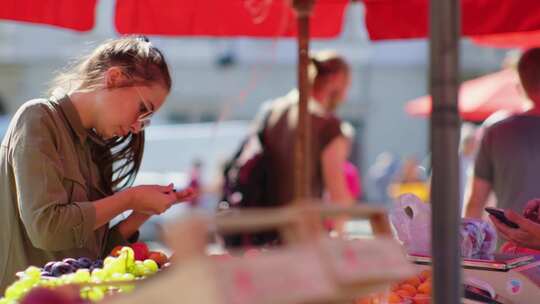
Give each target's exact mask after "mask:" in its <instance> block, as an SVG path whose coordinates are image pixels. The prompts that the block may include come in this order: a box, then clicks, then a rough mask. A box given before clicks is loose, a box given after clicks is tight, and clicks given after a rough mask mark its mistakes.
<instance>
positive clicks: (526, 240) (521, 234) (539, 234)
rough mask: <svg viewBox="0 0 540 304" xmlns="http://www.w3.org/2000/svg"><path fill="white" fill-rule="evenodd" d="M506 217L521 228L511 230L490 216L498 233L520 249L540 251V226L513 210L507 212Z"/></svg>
mask: <svg viewBox="0 0 540 304" xmlns="http://www.w3.org/2000/svg"><path fill="white" fill-rule="evenodd" d="M504 215H505V216H506V217H507V218H508V219H509V220H511V221H512V222H514V223H516V224H518V225H519V228H511V227H508V226H507V225H505V224H503V223H502V222H501V221H499V220H497V218H495V217H494V216H492V215H490V216H489V218H490V219H491V221H492V222H493V224H494V225H495V227H496V228H497V231H498V232H499V233H500V234H501V235H502V236H503V238H505V239H506V240H508V241H511V242H513V243H515V244H516V245H518V246H520V247H527V248H531V249H540V224H537V223H535V222H533V221H531V220H529V219H527V218H525V217H523V216H521V215H519V214H517V213H515V212H514V211H512V210H506V211H505V212H504Z"/></svg>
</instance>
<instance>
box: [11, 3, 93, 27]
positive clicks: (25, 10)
mask: <svg viewBox="0 0 540 304" xmlns="http://www.w3.org/2000/svg"><path fill="white" fill-rule="evenodd" d="M95 11H96V0H0V19H7V20H15V21H23V22H30V23H40V24H48V25H52V26H58V27H63V28H68V29H72V30H76V31H89V30H91V29H92V28H94V20H95Z"/></svg>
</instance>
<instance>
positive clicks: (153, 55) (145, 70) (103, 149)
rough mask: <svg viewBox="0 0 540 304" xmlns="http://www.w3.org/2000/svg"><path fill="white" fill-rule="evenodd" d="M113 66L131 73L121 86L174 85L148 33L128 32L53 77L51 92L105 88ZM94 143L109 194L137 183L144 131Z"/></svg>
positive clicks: (94, 157)
mask: <svg viewBox="0 0 540 304" xmlns="http://www.w3.org/2000/svg"><path fill="white" fill-rule="evenodd" d="M111 67H119V68H121V70H122V72H123V73H124V74H126V76H128V77H127V78H128V81H127V82H126V83H121V84H119V86H120V87H126V86H134V85H141V84H142V85H149V84H154V83H157V84H160V85H162V86H163V87H164V88H165V89H167V91H170V89H171V86H172V81H171V76H170V73H169V67H168V65H167V62H166V61H165V57H164V56H163V54H162V53H161V51H160V50H159V49H157V48H156V47H155V46H153V45H152V44H151V43H150V41H149V40H148V39H147V38H146V37H144V36H125V37H121V38H118V39H112V40H108V41H106V42H105V43H103V44H101V45H100V46H98V47H97V48H96V49H95V50H94V51H93V52H91V53H90V54H88V55H87V56H84V57H82V58H81V59H79V60H78V61H77V62H76V63H75V64H74V65H72V66H70V67H68V69H67V70H66V71H64V72H62V73H60V74H59V75H58V76H57V77H56V78H55V79H54V80H53V82H52V84H51V86H50V92H51V93H52V91H53V90H55V89H57V88H60V89H62V90H63V91H64V92H66V93H68V94H70V93H73V92H83V91H94V90H99V89H103V88H104V87H105V84H104V81H103V80H104V77H105V72H106V71H107V70H108V69H110V68H111ZM91 138H92V137H91ZM92 146H93V148H92V158H93V159H94V161H95V162H96V164H97V165H98V167H99V172H100V175H101V182H102V186H103V188H104V189H106V191H107V193H108V194H112V193H113V192H115V191H118V190H121V189H122V188H125V187H128V186H130V185H131V184H133V181H134V180H135V177H136V175H137V173H138V171H139V168H140V165H141V162H142V156H143V152H144V132H143V131H141V132H139V133H136V134H135V133H129V134H128V135H126V136H123V137H118V138H113V139H111V140H108V141H100V140H98V139H95V140H94V142H93V143H92Z"/></svg>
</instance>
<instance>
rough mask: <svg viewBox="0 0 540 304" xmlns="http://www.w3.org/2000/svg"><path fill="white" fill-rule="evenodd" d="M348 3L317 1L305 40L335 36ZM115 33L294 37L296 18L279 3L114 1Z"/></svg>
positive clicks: (243, 0) (245, 0)
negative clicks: (307, 38)
mask: <svg viewBox="0 0 540 304" xmlns="http://www.w3.org/2000/svg"><path fill="white" fill-rule="evenodd" d="M348 2H349V0H318V1H316V2H315V5H314V7H313V11H312V14H311V18H310V19H311V29H310V36H311V37H318V38H330V37H335V36H337V35H338V34H339V33H340V32H341V27H342V24H343V13H344V11H345V7H346V6H347V4H348ZM115 23H116V28H117V30H118V32H120V33H122V34H124V33H140V34H151V35H172V36H228V37H231V36H250V37H274V36H286V37H293V36H296V32H297V28H296V13H295V11H294V10H293V9H292V7H291V4H290V3H289V1H283V0H277V1H276V0H226V1H222V0H221V1H220V0H196V1H194V0H140V1H139V0H117V1H116V15H115Z"/></svg>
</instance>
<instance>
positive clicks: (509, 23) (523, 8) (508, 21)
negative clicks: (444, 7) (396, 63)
mask: <svg viewBox="0 0 540 304" xmlns="http://www.w3.org/2000/svg"><path fill="white" fill-rule="evenodd" d="M364 3H365V5H366V26H367V29H368V32H369V37H370V38H371V39H372V40H381V39H403V38H424V37H427V36H428V24H429V19H428V16H429V0H364ZM461 15H462V33H463V35H464V36H476V35H486V34H495V33H508V32H523V31H531V30H538V29H540V1H538V0H461Z"/></svg>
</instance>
